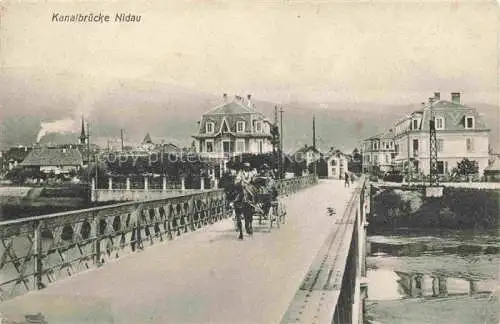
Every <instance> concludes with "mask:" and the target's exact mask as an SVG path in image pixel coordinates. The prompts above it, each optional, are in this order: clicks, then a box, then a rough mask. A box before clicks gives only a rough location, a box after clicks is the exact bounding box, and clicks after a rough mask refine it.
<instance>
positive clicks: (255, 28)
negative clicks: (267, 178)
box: [0, 0, 500, 132]
mask: <svg viewBox="0 0 500 324" xmlns="http://www.w3.org/2000/svg"><path fill="white" fill-rule="evenodd" d="M55 13H58V14H60V15H68V14H69V15H70V14H79V13H81V14H89V13H93V14H98V13H102V14H108V15H110V16H111V20H114V17H115V15H116V14H120V13H126V14H128V13H131V14H134V15H140V16H141V20H140V22H138V23H114V22H110V23H104V24H100V23H83V24H82V23H63V22H54V21H52V17H53V14H55ZM499 29H500V26H499V10H498V4H497V3H495V2H491V1H458V0H453V1H423V2H415V1H406V0H405V1H397V2H396V1H371V2H356V3H355V2H349V1H336V2H333V1H292V0H290V1H274V0H267V1H263V0H257V1H241V0H233V1H211V0H192V1H181V0H161V1H156V0H150V1H140V2H139V1H134V2H128V1H79V2H77V1H75V0H73V1H44V2H43V3H37V2H35V1H17V2H9V3H6V2H4V3H3V4H1V5H0V82H2V83H3V85H4V89H3V90H2V89H1V87H0V97H2V96H3V98H0V119H1V118H2V116H3V118H4V120H5V118H7V117H8V118H11V120H13V119H12V118H17V119H16V121H18V120H19V118H20V117H19V116H27V115H30V116H37V118H39V119H40V120H39V121H37V122H36V123H37V125H38V124H41V123H42V122H45V123H51V122H54V121H57V120H54V116H53V114H51V113H50V112H54V111H56V112H57V114H58V115H60V116H61V118H60V120H62V124H58V125H62V126H60V127H63V128H64V127H66V126H68V125H70V124H71V123H70V122H68V119H70V120H73V121H74V122H73V123H72V125H73V126H71V127H74V128H78V127H79V123H78V119H79V117H80V116H81V115H82V114H84V115H89V114H90V111H93V113H96V110H100V111H99V113H101V114H104V113H106V115H109V114H111V112H113V113H114V114H115V115H116V116H117V118H121V119H123V118H124V116H127V115H130V116H134V118H136V117H137V118H141V114H139V113H137V112H133V113H132V112H131V111H125V110H124V109H121V110H120V107H115V106H114V107H107V106H106V103H107V102H113V103H116V102H119V100H108V99H109V98H110V97H112V96H118V95H121V94H123V92H124V91H128V92H130V93H131V92H133V93H134V98H136V99H134V100H136V101H137V102H141V100H149V99H151V98H149V99H148V98H146V99H144V97H148V96H152V94H151V93H153V94H154V95H157V94H158V87H160V89H161V87H162V86H163V85H164V89H165V92H178V93H177V94H176V95H177V96H182V95H184V96H185V97H187V98H188V99H189V96H190V95H191V93H192V92H190V91H195V92H199V93H203V94H208V95H215V96H217V98H219V97H220V95H221V94H222V93H224V92H226V93H230V94H231V93H239V94H246V93H252V94H253V95H254V97H255V98H258V99H259V100H263V101H271V102H276V103H283V104H284V105H286V103H290V102H312V103H315V104H317V105H318V106H319V107H325V109H336V107H338V106H337V105H335V104H331V103H332V102H348V103H374V104H387V109H392V108H391V107H395V106H394V105H408V104H416V105H418V104H419V103H420V102H422V101H424V100H426V98H428V97H429V96H432V95H433V93H434V92H435V91H440V92H441V93H442V95H441V97H442V99H449V97H450V92H457V91H458V92H461V93H462V98H463V101H464V102H465V103H467V102H480V103H486V104H490V105H496V106H498V104H499V103H500V97H499V85H500V83H499V71H500V66H499V62H500V56H499V50H500V49H499ZM151 84H154V85H155V91H154V92H150V91H149V90H148V87H149V85H151ZM158 85H160V86H158ZM117 89H118V90H120V91H117ZM185 89H188V90H189V91H185ZM160 91H161V90H160ZM183 91H185V92H183ZM141 94H142V97H141ZM103 98H105V99H103ZM158 98H159V97H158ZM158 100H160V101H161V100H163V97H162V98H160V99H157V101H158ZM322 103H326V104H324V105H323V106H322ZM155 104H158V105H162V103H155ZM363 107H370V106H369V105H368V106H360V109H361V110H362V109H370V108H363ZM207 108H208V107H207ZM127 109H130V107H129V106H128V108H127ZM137 109H139V108H137ZM177 113H178V114H179V112H177ZM16 114H17V115H16ZM94 116H95V115H94ZM176 116H178V115H176ZM131 118H132V117H131ZM190 118H191V117H190ZM108 119H109V118H108ZM19 123H21V122H19ZM16 125H17V124H16ZM16 127H17V126H16ZM68 127H69V126H68ZM141 132H142V131H141Z"/></svg>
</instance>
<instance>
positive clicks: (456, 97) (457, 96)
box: [451, 92, 460, 104]
mask: <svg viewBox="0 0 500 324" xmlns="http://www.w3.org/2000/svg"><path fill="white" fill-rule="evenodd" d="M451 102H453V103H456V104H459V103H460V92H452V93H451Z"/></svg>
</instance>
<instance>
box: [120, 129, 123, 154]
mask: <svg viewBox="0 0 500 324" xmlns="http://www.w3.org/2000/svg"><path fill="white" fill-rule="evenodd" d="M120 137H121V140H122V152H123V128H122V129H120Z"/></svg>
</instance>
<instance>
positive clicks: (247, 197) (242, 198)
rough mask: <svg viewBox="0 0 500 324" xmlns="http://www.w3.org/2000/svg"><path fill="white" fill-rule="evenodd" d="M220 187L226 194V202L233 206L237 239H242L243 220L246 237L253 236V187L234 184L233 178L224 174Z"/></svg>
mask: <svg viewBox="0 0 500 324" xmlns="http://www.w3.org/2000/svg"><path fill="white" fill-rule="evenodd" d="M222 187H223V188H224V192H225V193H226V197H227V202H228V204H229V203H232V204H233V208H234V211H235V215H236V226H237V227H238V232H239V237H238V238H239V239H240V240H242V239H243V224H242V222H241V219H242V218H243V219H244V220H245V231H246V232H247V234H248V235H252V234H253V228H252V220H253V215H254V213H255V203H254V197H255V187H254V186H252V185H246V184H241V183H235V182H234V177H233V176H231V175H229V174H226V175H224V176H223V181H222Z"/></svg>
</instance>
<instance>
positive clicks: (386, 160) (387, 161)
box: [385, 154, 389, 164]
mask: <svg viewBox="0 0 500 324" xmlns="http://www.w3.org/2000/svg"><path fill="white" fill-rule="evenodd" d="M388 163H389V155H387V154H386V155H385V164H388Z"/></svg>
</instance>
